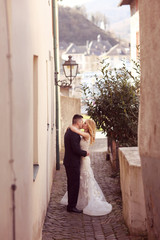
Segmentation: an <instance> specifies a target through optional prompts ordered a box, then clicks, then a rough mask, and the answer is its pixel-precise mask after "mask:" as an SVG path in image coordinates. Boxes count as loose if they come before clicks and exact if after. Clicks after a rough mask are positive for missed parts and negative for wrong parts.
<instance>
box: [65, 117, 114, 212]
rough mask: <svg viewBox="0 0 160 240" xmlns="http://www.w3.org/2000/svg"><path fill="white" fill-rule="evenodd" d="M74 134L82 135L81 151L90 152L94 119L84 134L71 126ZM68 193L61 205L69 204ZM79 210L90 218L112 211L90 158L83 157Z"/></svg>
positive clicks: (90, 120) (87, 123)
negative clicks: (96, 177) (94, 172)
mask: <svg viewBox="0 0 160 240" xmlns="http://www.w3.org/2000/svg"><path fill="white" fill-rule="evenodd" d="M70 129H71V130H72V131H73V132H76V133H77V134H79V135H81V136H82V138H81V141H80V146H81V149H83V150H85V151H88V149H89V145H90V144H92V143H93V142H94V141H95V133H96V124H95V122H94V121H93V120H92V119H88V120H86V121H85V122H84V124H83V129H84V132H82V131H81V130H79V129H77V128H76V127H74V126H70ZM67 195H68V194H67V192H66V193H65V195H64V196H63V198H62V199H61V204H64V205H67V204H68V197H67ZM77 208H78V209H80V210H83V213H84V214H87V215H90V216H102V215H106V214H108V213H110V212H111V211H112V205H111V204H109V203H108V202H107V201H106V199H105V197H104V195H103V192H102V190H101V189H100V187H99V185H98V183H97V182H96V180H95V178H94V174H93V170H92V168H91V161H90V157H89V156H86V157H81V167H80V188H79V195H78V202H77Z"/></svg>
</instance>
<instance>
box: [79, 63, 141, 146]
mask: <svg viewBox="0 0 160 240" xmlns="http://www.w3.org/2000/svg"><path fill="white" fill-rule="evenodd" d="M134 70H135V73H136V74H134V75H133V74H132V72H131V71H129V70H127V68H126V65H125V64H124V63H123V66H122V67H121V68H120V69H116V68H114V69H110V68H109V63H105V61H103V62H102V69H101V72H102V77H101V78H99V77H97V76H95V77H96V81H95V86H94V90H91V89H90V88H89V87H88V86H87V85H84V86H83V90H84V95H85V103H86V105H87V109H86V110H87V112H88V115H89V116H90V117H91V118H93V119H94V120H95V122H96V124H97V127H98V128H102V129H103V132H105V133H106V134H107V136H108V137H111V138H113V139H115V140H118V141H119V145H120V146H136V145H137V126H138V111H139V89H140V64H139V61H138V62H134Z"/></svg>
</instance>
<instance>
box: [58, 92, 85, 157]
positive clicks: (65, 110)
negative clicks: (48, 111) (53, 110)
mask: <svg viewBox="0 0 160 240" xmlns="http://www.w3.org/2000/svg"><path fill="white" fill-rule="evenodd" d="M80 113H81V101H80V99H79V98H71V97H67V96H61V157H60V158H61V160H62V158H63V153H64V134H65V131H66V129H67V127H68V126H69V125H71V124H72V117H73V115H74V114H80Z"/></svg>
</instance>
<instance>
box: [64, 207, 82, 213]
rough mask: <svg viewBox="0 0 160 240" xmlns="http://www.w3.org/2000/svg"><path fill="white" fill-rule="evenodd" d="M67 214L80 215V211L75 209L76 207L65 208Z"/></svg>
mask: <svg viewBox="0 0 160 240" xmlns="http://www.w3.org/2000/svg"><path fill="white" fill-rule="evenodd" d="M67 212H74V213H82V212H83V211H82V210H79V209H77V208H76V207H73V208H67Z"/></svg>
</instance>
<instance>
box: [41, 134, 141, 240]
mask: <svg viewBox="0 0 160 240" xmlns="http://www.w3.org/2000/svg"><path fill="white" fill-rule="evenodd" d="M106 145H107V140H106V139H105V138H97V139H96V142H95V144H94V145H93V146H92V147H91V149H90V157H91V161H92V168H93V171H94V174H95V178H96V180H97V182H98V183H99V185H100V187H101V189H102V190H103V193H104V195H105V197H106V199H107V201H108V202H109V203H111V204H112V207H113V210H112V212H111V213H110V214H109V215H106V216H101V217H92V216H87V215H84V214H75V213H68V212H67V211H66V207H65V206H63V205H61V204H60V203H59V202H60V199H61V198H62V196H63V195H64V193H65V192H66V174H65V169H64V166H63V165H61V168H60V171H57V172H56V176H55V179H54V181H53V186H52V193H51V199H50V203H49V206H48V211H47V215H46V219H45V223H44V226H43V238H42V239H43V240H51V239H54V240H82V239H83V240H84V239H85V240H94V239H96V240H105V239H106V240H130V239H131V240H143V239H145V238H143V237H135V236H130V234H129V232H128V229H127V227H126V225H125V223H124V220H123V216H122V201H121V191H120V181H119V175H115V174H114V172H113V171H112V169H111V165H110V162H109V161H106V149H107V147H106Z"/></svg>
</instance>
